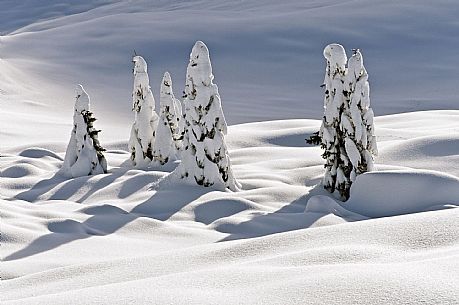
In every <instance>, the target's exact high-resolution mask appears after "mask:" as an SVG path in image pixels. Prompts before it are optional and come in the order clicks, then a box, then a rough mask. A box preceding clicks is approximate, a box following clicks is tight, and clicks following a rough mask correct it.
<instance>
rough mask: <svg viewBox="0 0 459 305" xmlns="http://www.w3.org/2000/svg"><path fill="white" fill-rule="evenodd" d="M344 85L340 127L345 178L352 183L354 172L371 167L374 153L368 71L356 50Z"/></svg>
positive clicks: (375, 146) (348, 67)
mask: <svg viewBox="0 0 459 305" xmlns="http://www.w3.org/2000/svg"><path fill="white" fill-rule="evenodd" d="M345 87H346V88H345V92H346V97H347V99H346V103H345V105H344V106H345V107H344V109H343V113H342V114H341V130H342V131H343V133H344V137H345V142H344V146H345V149H346V155H347V156H348V157H349V160H350V163H351V165H352V169H351V172H350V176H349V179H350V181H351V182H354V181H355V178H356V176H357V175H359V174H361V173H364V172H368V171H372V170H373V156H374V155H377V154H378V149H377V145H376V137H375V134H374V125H373V117H374V114H373V110H372V109H371V108H370V85H369V83H368V73H367V70H366V69H365V67H364V65H363V57H362V54H361V53H360V50H358V49H357V50H354V54H353V55H352V56H351V58H349V61H348V64H347V75H346V81H345Z"/></svg>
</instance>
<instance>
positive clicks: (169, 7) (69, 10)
mask: <svg viewBox="0 0 459 305" xmlns="http://www.w3.org/2000/svg"><path fill="white" fill-rule="evenodd" d="M0 12H1V13H0V20H1V22H0V32H2V33H3V36H0V92H1V97H0V103H1V104H0V106H1V108H2V112H3V109H5V110H6V111H9V108H11V107H12V104H15V105H14V107H18V109H19V110H21V112H22V113H27V112H32V111H33V112H34V113H35V112H36V111H39V110H41V111H42V112H43V113H45V114H46V115H47V118H49V119H50V120H59V121H60V119H61V118H62V117H64V118H65V117H66V116H69V114H71V105H72V103H73V100H72V98H73V88H74V85H75V84H77V83H82V84H83V85H84V86H85V88H87V91H88V93H89V94H90V96H91V97H92V98H93V107H94V111H95V113H96V115H97V116H98V117H99V118H100V123H101V124H102V125H101V126H102V127H103V128H104V129H107V128H115V127H113V126H112V125H113V124H112V123H113V122H114V121H116V122H117V123H118V124H117V125H122V126H123V127H124V128H125V129H126V130H128V124H129V122H130V121H131V120H132V117H133V114H132V113H131V111H130V102H129V101H130V94H131V86H132V76H131V68H132V65H131V57H132V55H133V52H134V49H135V50H136V51H137V52H138V53H139V54H141V55H143V56H144V57H145V58H146V59H147V61H148V63H149V66H150V70H151V71H150V77H151V81H152V82H151V85H152V87H153V91H154V93H155V96H156V100H159V98H158V94H159V86H160V81H161V77H162V75H163V73H164V72H165V71H166V70H169V71H170V72H171V75H172V78H173V81H174V84H175V88H174V89H175V90H176V92H175V93H176V95H177V96H181V92H182V90H183V86H184V78H185V70H186V64H187V60H188V56H189V53H190V51H191V47H192V46H193V44H194V42H195V41H196V40H203V41H204V42H205V43H206V44H207V45H208V46H209V48H210V52H211V58H212V61H213V67H214V73H215V76H216V83H218V85H219V88H220V93H221V95H222V102H223V107H224V110H225V113H226V114H227V119H228V123H229V124H235V123H240V122H251V121H260V120H268V119H270V120H271V119H283V118H304V117H306V118H320V117H321V115H322V100H323V96H322V94H323V92H322V89H321V88H320V87H319V86H320V85H321V82H322V80H323V73H324V70H325V67H324V60H323V58H322V49H323V47H324V46H325V45H326V44H328V43H331V42H339V43H342V44H343V45H344V46H345V47H346V48H347V51H348V52H350V49H351V48H357V47H358V48H361V49H362V52H363V54H364V56H365V63H366V67H367V69H368V71H369V74H370V83H371V89H372V91H371V98H372V104H373V108H374V111H375V113H376V115H382V114H388V113H399V112H406V111H415V110H423V109H459V108H458V102H457V96H458V95H459V88H458V86H457V73H456V68H455V66H456V65H455V63H456V62H457V49H458V47H459V43H458V41H457V39H455V37H457V34H458V33H459V23H458V22H457V15H458V13H459V3H458V2H457V1H454V0H448V1H434V2H433V1H427V0H409V1H385V0H376V1H375V0H356V1H339V0H326V1H317V0H308V1H303V0H291V1H282V2H279V1H272V0H269V1H261V0H255V1H253V0H250V1H249V0H242V1H224V0H217V1H210V0H197V1H159V0H156V1H149V0H148V1H147V0H136V1H108V0H107V1H103V0H100V1H93V0H91V1H89V0H83V1H78V4H75V3H74V1H38V0H35V1H34V0H29V1H25V2H24V1H1V2H0ZM14 94H19V95H20V96H21V97H29V99H31V100H33V101H34V104H33V105H30V104H28V103H27V104H26V103H25V102H24V101H17V100H11V98H12V97H13V96H14ZM21 100H23V99H22V98H21ZM37 102H40V104H37ZM19 104H21V105H19ZM15 113H17V111H16V112H15ZM98 113H100V115H98ZM0 119H1V124H2V126H1V128H2V130H3V129H5V128H8V126H9V124H10V122H12V121H14V120H17V119H20V120H25V119H27V120H29V119H30V120H32V121H31V122H32V123H34V124H41V122H40V121H39V120H37V121H33V120H34V118H29V117H27V118H25V117H24V114H20V115H19V116H16V115H14V114H13V115H12V114H11V113H9V114H8V115H3V114H2V117H1V118H0ZM50 129H51V127H50ZM11 132H14V131H11ZM16 132H18V131H16ZM24 133H25V131H24ZM117 134H119V133H117V132H114V133H113V135H115V136H116V135H117ZM101 136H102V137H106V138H107V139H111V137H108V134H105V135H104V134H102V135H101ZM3 137H4V135H2V138H0V140H1V139H3ZM1 142H3V141H1Z"/></svg>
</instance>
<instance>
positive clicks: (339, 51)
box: [324, 43, 347, 70]
mask: <svg viewBox="0 0 459 305" xmlns="http://www.w3.org/2000/svg"><path fill="white" fill-rule="evenodd" d="M324 57H325V59H327V61H328V62H330V67H331V68H336V67H338V68H340V69H342V70H344V68H345V66H346V62H347V56H346V51H345V50H344V47H343V46H342V45H340V44H337V43H332V44H329V45H328V46H326V47H325V49H324Z"/></svg>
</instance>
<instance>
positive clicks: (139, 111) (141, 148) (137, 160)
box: [129, 56, 158, 168]
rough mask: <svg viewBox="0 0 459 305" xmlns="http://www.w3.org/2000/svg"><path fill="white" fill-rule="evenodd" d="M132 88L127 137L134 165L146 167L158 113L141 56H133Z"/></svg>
mask: <svg viewBox="0 0 459 305" xmlns="http://www.w3.org/2000/svg"><path fill="white" fill-rule="evenodd" d="M132 61H133V63H134V70H133V72H134V88H133V91H132V111H134V112H135V121H134V123H133V124H132V128H131V135H130V138H129V151H130V153H131V161H132V164H133V165H134V166H135V167H138V168H143V167H147V166H148V165H149V164H150V163H151V162H152V161H153V149H154V145H155V136H156V128H157V126H158V115H157V114H156V112H155V99H154V97H153V93H152V92H151V88H150V79H149V77H148V72H147V63H146V62H145V60H144V59H143V57H142V56H134V58H133V59H132Z"/></svg>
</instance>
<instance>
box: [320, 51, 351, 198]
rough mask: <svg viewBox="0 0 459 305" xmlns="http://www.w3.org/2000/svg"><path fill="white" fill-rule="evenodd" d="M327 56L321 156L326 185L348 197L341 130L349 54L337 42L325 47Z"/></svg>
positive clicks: (325, 55)
mask: <svg viewBox="0 0 459 305" xmlns="http://www.w3.org/2000/svg"><path fill="white" fill-rule="evenodd" d="M324 57H325V59H326V62H327V67H326V70H325V79H324V85H325V97H324V116H323V119H322V125H321V127H320V131H319V136H320V138H321V146H322V148H323V149H324V150H325V152H324V153H323V155H322V156H323V158H324V159H325V160H326V162H325V174H324V179H323V185H324V188H325V189H326V190H328V191H329V192H331V193H334V192H335V191H338V192H339V194H340V195H341V197H342V198H343V199H347V193H348V190H349V187H350V180H349V178H348V177H349V172H350V170H351V168H350V166H349V165H350V164H349V159H348V157H347V155H346V150H345V147H344V146H345V141H344V134H343V132H342V130H341V114H342V112H343V108H344V104H345V101H346V96H345V90H344V81H345V75H346V61H347V56H346V52H345V50H344V48H343V46H342V45H339V44H335V43H334V44H329V45H328V46H326V47H325V49H324Z"/></svg>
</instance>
